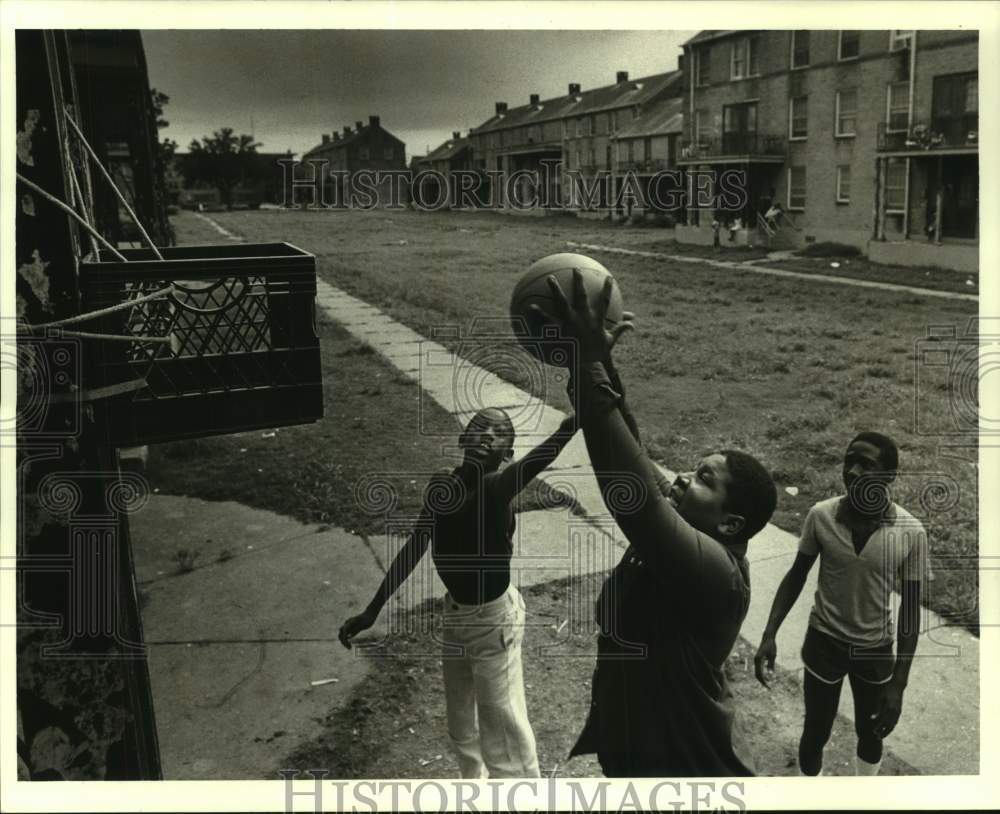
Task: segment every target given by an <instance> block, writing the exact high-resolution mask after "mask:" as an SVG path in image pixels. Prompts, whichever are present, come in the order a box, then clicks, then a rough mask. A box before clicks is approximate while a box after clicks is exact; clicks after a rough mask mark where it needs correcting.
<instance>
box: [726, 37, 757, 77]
mask: <svg viewBox="0 0 1000 814" xmlns="http://www.w3.org/2000/svg"><path fill="white" fill-rule="evenodd" d="M759 45H760V37H747V38H746V39H742V40H737V41H736V42H734V43H733V46H732V49H733V50H732V53H731V57H730V63H729V78H730V79H744V78H746V77H748V76H757V75H758V74H759V72H760V71H759V69H758V66H757V53H758V52H759V50H760V48H759Z"/></svg>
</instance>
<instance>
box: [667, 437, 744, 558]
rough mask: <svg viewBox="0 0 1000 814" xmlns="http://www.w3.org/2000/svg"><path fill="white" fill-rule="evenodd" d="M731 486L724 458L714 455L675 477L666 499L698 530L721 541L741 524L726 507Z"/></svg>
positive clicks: (736, 515)
mask: <svg viewBox="0 0 1000 814" xmlns="http://www.w3.org/2000/svg"><path fill="white" fill-rule="evenodd" d="M731 485H732V475H731V474H730V473H729V467H728V466H726V457H725V456H724V455H722V454H721V453H718V452H717V453H714V454H712V455H709V456H708V457H706V458H703V459H702V460H701V461H700V462H699V464H698V466H697V468H696V469H695V470H694V471H693V472H684V473H681V474H679V475H678V476H677V477H676V478H675V479H674V482H673V483H672V484H671V486H670V489H669V491H668V492H667V500H669V501H670V503H671V505H672V506H673V507H674V508H675V509H676V510H677V513H678V514H679V515H680V516H681V517H683V518H684V519H685V520H686V521H687V522H688V523H690V524H691V525H692V526H693V527H694V528H696V529H698V531H700V532H703V533H705V534H707V535H709V536H710V537H714V538H715V539H720V538H722V539H725V538H729V537H732V536H733V535H735V534H738V533H739V531H740V530H741V529H742V528H743V526H744V523H745V521H744V518H743V517H742V516H741V515H738V514H733V513H732V512H730V511H729V510H728V509H727V508H726V506H727V503H728V497H729V488H730V486H731Z"/></svg>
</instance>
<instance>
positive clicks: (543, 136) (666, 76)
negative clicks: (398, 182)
mask: <svg viewBox="0 0 1000 814" xmlns="http://www.w3.org/2000/svg"><path fill="white" fill-rule="evenodd" d="M682 93H683V82H682V76H681V73H680V71H669V72H667V73H662V74H656V75H653V76H647V77H642V78H640V79H634V80H630V79H629V75H628V72H627V71H618V72H617V74H616V76H615V82H614V84H612V85H606V86H603V87H599V88H593V89H591V90H587V91H583V90H581V88H580V85H579V84H577V83H570V84H569V86H568V88H567V92H566V94H565V95H564V96H558V97H554V98H551V99H545V100H541V99H540V98H539V95H538V94H531V95H530V96H529V100H528V104H527V105H522V106H520V107H516V108H511V109H508V107H507V104H506V103H505V102H497V103H496V108H495V112H494V115H493V116H492V117H491V118H490V119H488V120H487V121H485V122H483V124H481V125H479V126H478V127H475V128H473V129H472V130H471V131H470V135H469V138H470V141H471V143H472V150H473V161H474V165H475V166H476V167H477V168H479V169H481V170H483V171H493V172H499V173H501V175H500V178H501V179H502V182H501V184H500V186H501V190H500V193H501V196H500V197H498V198H496V200H499V201H500V202H501V204H502V205H503V204H506V203H509V201H506V200H505V198H504V194H505V193H506V191H507V190H506V183H505V181H506V179H507V178H508V177H510V176H511V175H512V174H513V173H516V172H517V171H519V170H528V171H538V172H540V173H543V177H545V176H544V168H545V165H546V164H548V165H549V166H550V167H554V166H556V165H558V167H559V168H560V169H566V170H573V171H575V172H577V173H579V174H580V175H581V176H583V177H584V178H586V179H595V178H598V177H599V176H603V177H604V179H605V180H604V181H603V182H602V185H601V187H600V189H599V194H598V196H597V200H596V201H595V206H596V207H606V206H607V205H608V202H609V199H610V196H611V193H612V191H613V186H612V184H613V181H612V176H613V175H614V174H615V173H616V171H617V167H618V161H617V159H616V157H615V139H616V136H617V134H618V132H619V130H621V129H623V128H626V127H628V126H629V125H630V124H631V123H632V122H633V121H634V120H637V119H638V118H640V117H641V116H642V115H643V113H644V111H645V110H646V109H647V108H649V107H650V106H652V105H655V104H656V103H658V102H661V101H663V100H665V99H668V98H670V97H679V96H680V95H681V94H682ZM643 144H644V145H645V142H643ZM659 146H660V145H659V144H658V145H657V147H658V148H659ZM633 149H634V147H633ZM666 157H668V156H666ZM643 160H644V161H645V159H643ZM650 160H651V161H652V160H654V159H653V158H652V156H651V157H650ZM531 183H532V182H531V181H530V180H529V179H527V178H524V179H523V180H522V182H521V187H522V188H523V190H522V192H521V193H518V192H516V191H515V194H520V195H521V197H520V200H522V201H523V200H526V199H527V196H528V189H527V188H528V186H529V185H530V184H531ZM545 200H546V201H548V202H549V205H550V206H551V205H560V206H562V207H564V208H569V209H582V208H584V202H583V201H582V200H581V196H580V195H579V190H578V189H577V187H576V186H575V185H574V184H573V183H571V180H570V177H569V175H567V174H565V173H562V172H561V171H550V172H549V175H548V188H547V189H546V190H545ZM605 213H606V210H604V211H602V213H601V214H602V215H603V214H605Z"/></svg>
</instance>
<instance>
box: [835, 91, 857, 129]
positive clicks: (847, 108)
mask: <svg viewBox="0 0 1000 814" xmlns="http://www.w3.org/2000/svg"><path fill="white" fill-rule="evenodd" d="M857 119H858V92H857V91H856V90H838V91H837V130H836V135H838V136H853V135H856V134H857V131H856V129H855V128H856V126H857Z"/></svg>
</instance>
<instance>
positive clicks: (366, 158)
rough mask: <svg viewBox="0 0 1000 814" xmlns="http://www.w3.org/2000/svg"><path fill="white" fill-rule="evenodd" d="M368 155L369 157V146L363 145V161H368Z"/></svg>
mask: <svg viewBox="0 0 1000 814" xmlns="http://www.w3.org/2000/svg"><path fill="white" fill-rule="evenodd" d="M368 157H369V153H368V147H362V148H361V160H362V161H367V160H368Z"/></svg>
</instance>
